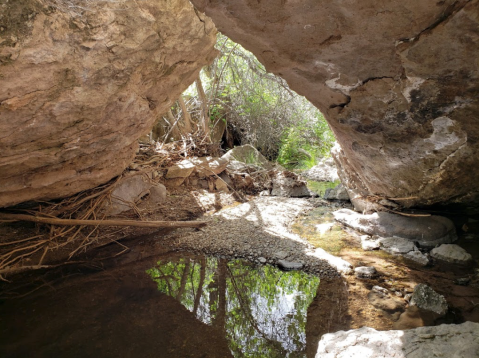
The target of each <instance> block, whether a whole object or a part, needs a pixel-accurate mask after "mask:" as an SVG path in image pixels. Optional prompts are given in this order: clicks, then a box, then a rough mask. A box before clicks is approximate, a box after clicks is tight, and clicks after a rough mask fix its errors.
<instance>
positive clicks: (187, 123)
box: [178, 95, 193, 134]
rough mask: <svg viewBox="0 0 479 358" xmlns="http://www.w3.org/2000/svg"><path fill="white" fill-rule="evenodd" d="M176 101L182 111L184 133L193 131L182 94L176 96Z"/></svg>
mask: <svg viewBox="0 0 479 358" xmlns="http://www.w3.org/2000/svg"><path fill="white" fill-rule="evenodd" d="M178 103H179V104H180V107H181V112H183V131H184V133H185V134H190V133H192V132H193V130H192V128H191V116H190V113H189V112H188V109H187V108H186V104H185V100H184V99H183V96H182V95H180V97H178Z"/></svg>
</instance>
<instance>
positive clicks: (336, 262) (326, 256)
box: [307, 248, 353, 275]
mask: <svg viewBox="0 0 479 358" xmlns="http://www.w3.org/2000/svg"><path fill="white" fill-rule="evenodd" d="M307 255H308V256H313V257H315V258H317V259H320V260H324V261H326V262H327V263H328V264H330V265H331V266H332V267H334V268H335V269H336V270H338V271H339V272H340V273H342V274H345V275H349V274H351V273H352V272H353V265H351V264H350V263H349V262H347V261H346V260H343V259H342V258H340V257H337V256H334V255H331V254H330V253H328V252H326V251H324V250H323V249H321V248H317V249H316V250H314V251H313V252H308V253H307Z"/></svg>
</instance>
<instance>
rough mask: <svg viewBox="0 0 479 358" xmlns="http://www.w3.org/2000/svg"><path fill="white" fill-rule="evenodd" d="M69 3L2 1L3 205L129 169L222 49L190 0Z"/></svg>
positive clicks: (65, 192)
mask: <svg viewBox="0 0 479 358" xmlns="http://www.w3.org/2000/svg"><path fill="white" fill-rule="evenodd" d="M68 3H69V2H68V1H42V0H25V1H2V2H1V11H0V29H1V30H0V132H1V133H2V135H1V136H0V148H1V151H2V154H1V157H0V207H3V206H9V205H14V204H17V203H20V202H24V201H28V200H38V199H42V200H49V199H55V198H61V197H65V196H69V195H72V194H75V193H77V192H80V191H82V190H86V189H90V188H93V187H95V186H98V185H100V184H103V183H105V182H108V181H109V180H110V179H111V178H113V177H115V176H117V175H119V174H121V173H122V171H123V170H124V169H125V168H126V167H127V166H128V164H130V162H131V160H132V158H133V157H134V156H135V152H136V150H137V148H138V142H137V140H138V138H140V137H141V136H142V135H143V134H145V133H146V132H148V131H149V130H150V129H151V127H152V126H153V123H154V121H155V120H156V118H157V117H158V115H160V114H161V113H164V112H165V111H166V110H167V109H168V108H169V107H170V105H171V104H172V103H173V101H174V100H175V99H176V98H177V97H178V96H179V95H180V94H181V93H182V92H183V91H184V90H185V89H186V88H187V87H188V86H189V85H190V84H191V83H192V82H193V81H194V80H195V78H197V77H198V73H199V71H200V69H201V68H202V67H203V66H205V65H206V64H208V63H209V62H210V61H211V60H213V58H214V57H215V56H216V53H217V51H216V50H214V47H213V46H214V44H215V42H216V30H215V27H214V25H213V23H212V22H211V20H210V19H208V18H206V17H204V16H203V15H201V14H198V13H197V12H196V11H195V9H194V8H193V6H192V5H191V3H190V2H189V1H187V0H175V1H168V2H167V1H155V0H142V1H140V2H135V1H84V0H79V1H78V2H75V4H77V3H78V6H68ZM178 24H181V26H179V25H178Z"/></svg>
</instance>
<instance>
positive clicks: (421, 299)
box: [409, 283, 448, 316]
mask: <svg viewBox="0 0 479 358" xmlns="http://www.w3.org/2000/svg"><path fill="white" fill-rule="evenodd" d="M409 304H410V305H411V306H417V307H418V308H420V309H422V310H425V311H431V312H434V313H436V314H438V315H440V316H443V315H445V314H446V312H447V310H448V305H447V301H446V298H445V297H444V296H443V295H440V294H439V293H437V292H436V291H434V290H433V289H432V288H431V287H429V286H428V285H425V284H423V283H420V284H419V285H417V286H416V287H414V292H413V294H412V297H411V301H410V302H409Z"/></svg>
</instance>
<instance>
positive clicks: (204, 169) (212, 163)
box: [191, 157, 229, 178]
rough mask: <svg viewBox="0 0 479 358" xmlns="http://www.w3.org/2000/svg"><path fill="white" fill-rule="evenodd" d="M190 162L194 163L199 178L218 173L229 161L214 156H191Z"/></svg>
mask: <svg viewBox="0 0 479 358" xmlns="http://www.w3.org/2000/svg"><path fill="white" fill-rule="evenodd" d="M191 162H192V163H193V164H194V165H195V172H196V173H197V175H198V176H199V177H200V178H206V177H209V176H212V175H218V174H220V173H221V172H223V171H224V170H225V169H226V166H227V165H228V163H229V161H228V160H227V159H225V158H215V157H201V158H192V159H191Z"/></svg>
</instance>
